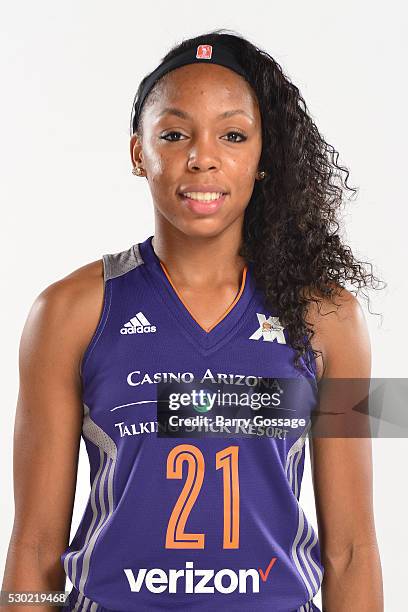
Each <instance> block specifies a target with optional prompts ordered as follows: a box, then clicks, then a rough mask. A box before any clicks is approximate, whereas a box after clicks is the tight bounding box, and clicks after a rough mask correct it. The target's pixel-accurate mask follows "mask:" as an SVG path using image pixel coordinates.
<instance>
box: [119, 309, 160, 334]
mask: <svg viewBox="0 0 408 612" xmlns="http://www.w3.org/2000/svg"><path fill="white" fill-rule="evenodd" d="M155 331H156V326H155V325H150V322H149V321H148V320H147V319H146V317H145V316H144V314H143V312H138V313H137V314H135V316H134V317H132V318H131V319H130V321H128V322H127V323H125V324H124V326H123V327H122V329H121V330H120V333H121V334H144V333H150V332H155Z"/></svg>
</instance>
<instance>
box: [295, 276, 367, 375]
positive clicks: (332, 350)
mask: <svg viewBox="0 0 408 612" xmlns="http://www.w3.org/2000/svg"><path fill="white" fill-rule="evenodd" d="M331 287H332V288H333V293H332V295H330V296H327V295H324V294H322V293H321V292H319V291H316V290H312V289H309V291H308V299H309V300H310V301H309V302H308V304H307V308H306V320H307V321H308V323H309V324H311V325H312V326H313V330H314V336H313V338H312V340H311V344H312V347H313V348H314V349H315V350H317V351H319V352H320V351H321V357H320V358H318V359H317V370H318V378H319V380H320V378H322V377H323V375H328V372H331V375H332V376H334V372H336V375H337V376H341V377H342V376H344V377H348V376H352V373H354V375H355V376H361V377H364V376H367V375H369V374H368V372H369V363H370V342H369V335H368V329H367V322H366V319H365V315H364V311H363V308H362V306H361V304H360V301H359V300H358V298H357V296H356V295H355V294H354V293H352V292H351V291H349V290H348V289H346V288H345V287H342V286H340V285H338V284H335V283H331ZM356 360H357V361H358V360H359V363H360V365H361V367H360V366H359V365H358V363H357V362H356ZM352 364H355V365H353V366H352ZM329 366H330V367H329ZM363 366H364V367H363Z"/></svg>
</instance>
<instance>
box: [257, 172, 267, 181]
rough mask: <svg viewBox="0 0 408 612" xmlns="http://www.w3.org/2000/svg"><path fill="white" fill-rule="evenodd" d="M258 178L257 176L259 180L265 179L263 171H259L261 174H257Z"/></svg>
mask: <svg viewBox="0 0 408 612" xmlns="http://www.w3.org/2000/svg"><path fill="white" fill-rule="evenodd" d="M258 176H259V179H260V180H262V179H264V178H265V176H266V172H265V171H264V170H261V172H258Z"/></svg>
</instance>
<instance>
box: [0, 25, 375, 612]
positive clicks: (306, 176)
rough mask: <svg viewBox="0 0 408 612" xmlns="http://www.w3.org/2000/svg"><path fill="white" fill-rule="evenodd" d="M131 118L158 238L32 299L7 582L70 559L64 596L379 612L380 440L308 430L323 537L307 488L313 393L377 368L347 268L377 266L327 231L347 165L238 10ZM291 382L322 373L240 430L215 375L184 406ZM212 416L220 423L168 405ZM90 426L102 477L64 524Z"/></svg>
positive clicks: (177, 53) (176, 60) (104, 604)
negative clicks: (375, 466) (234, 20)
mask: <svg viewBox="0 0 408 612" xmlns="http://www.w3.org/2000/svg"><path fill="white" fill-rule="evenodd" d="M132 115H133V118H132V120H131V122H132V125H131V140H130V153H131V159H132V165H133V172H134V174H135V175H136V176H140V177H142V178H144V179H146V180H147V181H148V184H149V188H150V190H151V193H152V199H153V204H154V214H155V232H154V236H149V237H147V238H146V239H145V240H143V241H142V242H140V243H137V244H135V245H132V247H130V248H126V249H124V250H123V251H122V252H120V253H115V254H110V255H104V256H103V259H102V260H98V261H95V262H92V263H90V264H88V265H86V266H84V267H82V268H80V269H79V270H76V271H75V272H73V273H72V274H70V275H69V276H67V277H66V278H64V279H62V280H60V281H58V282H56V283H53V284H52V285H51V286H49V287H48V288H46V289H45V290H44V291H43V292H42V293H41V294H40V296H39V297H38V298H37V299H36V301H35V303H34V305H33V307H32V310H31V312H30V314H29V317H28V320H27V323H26V326H25V329H24V331H23V335H22V340H21V348H20V374H21V387H20V394H19V399H18V409H17V418H16V438H15V475H16V478H15V494H16V516H15V523H14V528H13V533H12V538H11V543H10V549H9V554H8V559H7V566H6V573H5V578H4V584H3V589H7V590H23V589H34V590H43V591H44V590H59V589H60V590H62V589H63V588H64V584H65V582H64V580H65V575H68V577H69V578H70V580H71V582H72V583H73V584H74V588H73V590H72V592H71V593H70V597H69V600H68V601H67V602H66V604H65V606H64V609H66V610H77V611H80V610H92V611H99V612H100V611H104V610H115V611H117V612H118V611H122V610H159V609H180V610H189V609H195V608H196V609H199V610H219V609H222V608H223V607H224V606H226V607H227V609H228V610H242V609H244V610H257V611H260V610H268V611H270V610H273V611H276V612H280V611H282V612H294V611H298V612H300V611H302V612H304V611H306V610H309V611H310V610H318V609H319V608H318V607H317V606H316V604H315V603H314V601H313V599H314V596H315V595H316V593H317V592H318V591H319V589H320V587H322V596H323V610H327V611H329V612H340V611H347V612H350V611H351V610H358V611H359V612H363V611H364V610H367V611H368V610H369V611H370V612H379V611H380V610H382V609H383V604H382V582H381V566H380V560H379V553H378V547H377V542H376V535H375V527H374V519H373V509H372V476H371V448H370V439H369V437H368V436H367V437H362V438H348V437H333V436H331V435H325V436H321V437H319V438H317V437H313V438H311V439H310V448H311V451H312V457H311V458H312V468H313V481H314V488H315V495H316V506H317V516H318V527H319V529H318V532H319V540H318V539H317V534H316V533H315V532H314V530H313V528H312V526H311V524H310V523H309V521H308V520H307V518H306V516H305V514H304V512H303V510H302V508H301V507H300V505H299V503H298V499H299V494H300V485H301V479H302V474H303V465H304V449H305V439H306V436H307V434H308V433H309V432H310V431H311V430H310V424H311V416H312V412H313V409H314V408H315V403H314V400H315V397H314V395H313V390H316V388H317V384H319V385H320V384H321V383H322V381H323V379H329V378H335V379H340V378H344V379H347V378H351V379H363V380H367V379H369V377H370V367H371V357H370V346H369V337H368V332H367V327H366V323H365V320H364V316H363V313H362V309H361V307H360V305H359V302H358V301H357V299H356V297H355V296H354V295H353V294H352V293H351V292H350V291H348V290H346V289H345V288H344V284H345V282H346V280H348V281H350V282H352V283H354V284H357V285H358V287H359V288H360V287H362V286H368V285H369V283H370V282H371V284H372V283H373V281H375V280H377V279H375V277H373V275H372V274H369V273H367V272H366V271H365V269H364V267H363V265H362V264H361V262H358V261H356V259H355V258H354V256H353V254H352V252H351V250H350V249H349V247H347V246H346V245H344V244H343V243H342V241H341V239H340V237H339V235H338V234H337V233H336V229H338V225H336V224H337V221H336V213H337V209H338V207H339V206H340V204H341V202H342V196H343V193H344V190H345V188H347V189H350V188H349V187H348V186H347V184H346V183H347V176H348V172H347V170H345V169H344V168H342V167H341V166H339V165H337V163H336V161H335V156H336V152H335V150H334V149H333V148H332V147H331V146H330V145H328V144H327V143H326V142H325V141H324V139H323V138H322V137H321V135H320V134H319V132H318V130H317V128H316V126H315V125H314V123H313V121H312V120H311V118H310V116H309V115H308V113H307V110H306V105H305V103H304V100H303V98H302V97H301V95H300V93H299V90H298V89H297V88H296V87H295V85H293V84H292V83H291V82H290V81H289V79H288V78H287V77H286V76H285V75H284V74H283V72H282V69H281V67H280V66H279V64H277V63H276V61H274V60H273V58H271V57H270V56H269V55H268V54H267V53H266V52H265V51H262V50H260V49H258V48H257V47H255V46H254V45H253V44H251V43H250V42H248V41H247V40H245V39H244V38H243V37H240V36H238V35H236V34H230V33H228V32H225V31H220V30H217V31H215V32H211V33H209V34H205V35H202V36H198V37H196V38H193V39H189V40H185V41H184V42H182V43H181V44H180V45H178V46H177V47H175V48H174V49H172V50H171V51H170V52H169V53H168V54H167V55H166V56H165V58H164V59H163V61H162V62H161V64H160V66H158V68H157V69H156V70H155V71H154V72H153V73H151V75H149V76H148V77H146V78H145V79H144V80H143V81H142V83H141V84H140V86H139V89H138V92H137V95H136V97H135V101H134V107H133V112H132ZM342 173H345V174H346V180H345V182H344V183H343V182H342V181H341V178H342ZM284 379H287V380H292V379H294V380H295V382H299V381H301V382H302V381H303V382H304V381H306V382H307V383H310V382H311V383H312V384H311V385H310V384H306V385H304V386H303V387H302V385H300V387H296V388H295V389H294V390H293V391H290V393H294V395H289V396H288V397H293V398H294V400H295V402H296V404H294V405H295V406H296V409H297V411H298V414H299V415H300V416H301V417H302V416H303V417H306V418H305V419H304V421H303V423H304V426H303V427H301V428H300V429H297V431H296V428H295V426H294V432H291V435H287V432H288V431H289V430H288V429H287V428H286V429H284V428H280V427H276V426H272V427H268V426H267V425H265V427H262V426H260V427H259V426H258V425H256V423H255V417H254V414H257V415H258V417H261V416H262V418H263V417H265V416H270V415H271V414H274V415H275V413H274V411H273V410H272V409H271V406H269V405H268V406H266V407H263V408H262V409H261V410H259V406H256V407H255V406H254V407H252V406H251V407H250V408H249V409H248V410H247V413H246V414H247V416H248V415H249V416H250V417H251V418H250V419H249V421H250V427H248V428H247V429H245V427H246V424H245V423H246V422H245V419H243V420H242V421H240V422H239V423H238V420H237V419H235V421H234V418H233V417H234V415H235V417H236V415H237V414H241V413H240V412H239V411H238V412H237V411H236V410H235V412H234V409H231V407H229V406H223V407H222V411H221V410H220V408H219V407H218V409H216V408H215V407H213V406H211V405H209V403H208V402H207V400H208V398H209V397H210V395H211V394H210V393H207V395H204V396H203V395H201V396H200V401H198V402H193V405H192V410H191V411H190V412H189V411H188V408H185V410H184V413H183V411H182V410H181V411H180V408H181V406H182V401H181V400H182V395H181V394H183V393H184V395H188V393H189V391H190V390H191V387H189V385H190V384H191V383H192V382H193V384H194V385H196V390H197V391H198V390H199V388H200V384H203V385H204V386H205V389H207V391H208V388H209V386H210V385H214V384H216V385H219V386H221V387H222V390H227V391H228V389H233V390H234V391H239V390H241V391H246V392H248V391H252V392H253V391H254V389H257V388H258V387H257V386H256V385H254V381H257V382H259V381H264V382H266V381H268V380H274V381H276V380H277V381H279V380H280V381H281V382H282V381H283V380H284ZM251 387H252V388H251ZM169 389H170V390H171V393H170V392H169ZM219 390H220V389H219V387H218V391H219ZM299 390H300V391H299ZM311 390H312V392H311ZM277 395H278V396H279V397H280V398H281V395H279V393H278V394H277ZM251 397H253V396H251ZM203 398H204V400H205V401H204V400H203ZM284 399H285V398H284ZM170 400H171V401H172V402H173V400H177V401H178V402H179V403H178V404H177V402H176V404H170ZM161 402H162V403H163V408H161V407H160V403H161ZM156 406H157V408H156ZM293 407H294V406H292V409H291V408H289V407H288V405H287V404H285V405H283V404H279V409H277V412H278V413H279V414H280V415H282V414H285V410H293ZM252 408H253V409H252ZM211 410H213V412H212V413H211ZM279 410H280V411H281V412H279ZM257 411H258V412H257ZM216 413H217V414H218V415H219V416H221V418H222V419H224V420H223V421H222V425H223V427H212V428H210V427H206V426H203V427H201V429H200V427H198V425H197V423H198V421H194V422H193V420H191V421H190V428H188V427H187V426H186V423H184V425H183V423H182V419H181V418H179V417H180V416H181V414H188V415H189V416H193V415H194V414H195V415H198V416H199V417H200V418H204V416H207V417H208V416H209V415H211V414H213V415H215V414H216ZM287 414H288V413H287V412H286V415H287ZM170 417H172V418H170ZM227 417H228V418H230V420H229V421H228V420H227ZM174 419H175V420H176V421H174ZM251 419H253V421H251ZM249 421H248V422H249ZM287 421H289V419H287ZM174 422H176V426H175V428H173V429H172V427H171V426H172V424H174ZM257 422H258V421H257ZM270 422H272V421H270ZM282 422H284V423H285V427H286V425H287V423H286V420H285V421H282ZM299 422H301V421H299ZM200 423H201V425H203V423H204V425H205V421H204V420H202V421H200ZM206 423H207V424H208V421H207V422H206ZM265 423H266V421H265ZM293 423H294V421H293ZM275 424H276V423H275ZM291 424H292V421H290V423H289V425H288V427H289V428H290V427H291ZM187 425H188V422H187ZM230 425H231V426H230ZM234 426H235V427H236V428H235V429H234ZM184 427H185V428H184ZM81 431H82V435H83V437H84V440H85V443H86V447H87V451H88V454H89V460H90V468H91V474H90V477H91V491H90V497H89V502H88V504H87V507H86V509H85V512H84V515H83V517H82V521H81V524H80V527H79V529H78V531H77V533H76V534H75V536H74V538H73V539H72V541H71V542H70V543H69V533H70V523H71V518H72V508H73V500H74V493H75V484H76V470H77V459H78V450H79V442H80V435H81ZM326 433H327V432H326ZM180 438H183V439H182V440H180ZM228 438H231V439H228Z"/></svg>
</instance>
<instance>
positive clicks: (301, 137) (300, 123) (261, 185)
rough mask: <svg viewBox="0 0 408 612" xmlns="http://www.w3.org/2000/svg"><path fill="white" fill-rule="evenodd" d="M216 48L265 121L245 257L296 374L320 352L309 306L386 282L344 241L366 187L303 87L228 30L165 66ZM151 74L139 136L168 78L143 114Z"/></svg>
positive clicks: (134, 119) (136, 129) (184, 45)
mask: <svg viewBox="0 0 408 612" xmlns="http://www.w3.org/2000/svg"><path fill="white" fill-rule="evenodd" d="M217 42H220V43H222V44H223V45H226V46H227V47H229V48H230V49H231V50H232V51H233V53H234V54H236V56H237V57H238V58H239V61H240V63H241V64H242V65H243V67H244V69H245V71H246V74H247V79H248V82H249V83H250V85H251V86H252V88H253V90H254V92H255V94H256V96H257V99H258V103H259V108H260V113H261V119H262V152H261V158H260V160H259V168H260V169H261V170H265V171H266V172H267V175H266V177H265V178H264V179H263V180H262V181H255V185H254V190H253V193H252V196H251V199H250V201H249V203H248V206H247V208H246V211H245V216H244V224H243V240H242V245H241V249H240V252H239V254H240V255H241V256H242V257H244V258H245V260H246V261H247V262H252V263H253V264H254V267H253V270H254V278H255V281H256V284H257V286H258V287H259V288H261V290H262V291H263V293H264V295H265V304H266V306H267V307H268V308H271V310H275V311H278V312H279V320H280V323H281V324H282V325H283V326H284V327H285V328H286V331H287V333H288V337H289V342H290V344H291V345H292V347H293V348H294V349H295V358H294V365H295V367H298V366H299V360H300V357H302V356H304V355H306V357H307V356H309V357H310V353H312V354H313V357H314V358H316V357H317V355H318V354H319V353H321V351H315V350H314V349H313V348H312V346H311V344H310V341H311V339H312V338H313V335H314V333H315V332H314V330H313V325H312V324H311V323H310V322H308V321H307V320H306V314H307V306H308V303H309V302H311V301H313V302H316V303H319V302H321V300H322V299H325V298H326V299H327V298H329V299H330V301H331V302H332V303H333V304H334V305H337V304H336V303H335V301H334V299H333V298H334V296H335V295H339V294H340V292H341V290H342V288H343V287H344V286H345V283H346V282H347V281H348V282H349V283H351V285H354V286H356V287H357V289H353V288H352V287H351V288H350V289H349V290H350V291H351V292H352V293H357V291H361V289H362V288H367V287H368V286H370V287H371V288H374V289H377V288H379V287H380V284H381V282H382V281H380V280H379V279H378V278H377V277H375V276H374V275H373V274H372V264H371V263H368V262H362V261H358V260H357V259H356V258H355V256H354V255H353V253H352V251H351V249H350V247H349V246H347V245H346V244H344V242H343V240H342V238H341V235H340V233H339V229H340V224H339V220H338V218H337V217H338V211H339V209H340V208H341V207H342V205H343V203H344V197H345V194H346V190H347V191H348V192H351V194H352V195H353V196H355V195H356V193H357V191H358V190H357V189H356V188H355V187H350V186H349V185H348V184H347V179H348V177H349V171H348V170H347V169H346V168H345V167H343V166H341V165H339V163H338V158H339V153H338V152H337V151H336V150H335V149H334V148H333V146H332V145H330V144H328V143H327V142H326V141H325V140H324V138H323V136H322V135H321V134H320V133H319V131H318V129H317V127H316V125H315V123H314V122H313V120H312V118H311V116H310V114H309V112H308V109H307V106H306V103H305V101H304V99H303V97H302V95H301V93H300V91H299V89H298V88H297V87H296V85H294V84H293V83H292V82H291V81H290V79H289V78H288V77H287V76H286V75H285V74H284V72H283V70H282V68H281V66H280V65H279V64H278V62H277V61H276V60H274V59H273V58H272V57H271V56H270V55H269V54H268V53H267V52H266V51H265V50H263V49H260V48H258V47H257V46H255V45H254V44H252V43H251V42H249V41H248V40H247V39H245V38H244V37H243V36H241V35H240V34H238V33H236V32H234V31H232V30H227V29H224V28H222V29H217V30H212V31H211V32H208V33H207V34H202V35H200V36H196V37H194V38H189V39H186V40H183V41H182V42H181V43H180V44H178V45H176V46H174V47H173V48H172V49H171V50H170V51H169V52H168V53H167V54H166V55H165V56H164V57H163V58H162V62H164V61H166V60H168V59H170V58H172V57H174V56H175V55H178V54H179V53H181V52H183V51H185V50H186V49H190V48H196V47H197V46H198V45H199V44H212V45H216V44H217ZM148 76H149V75H147V76H146V77H145V78H144V79H143V80H142V81H141V83H140V85H139V88H138V90H137V92H136V95H135V98H134V101H133V107H132V115H131V120H130V132H131V135H132V134H134V133H138V134H139V135H140V136H142V117H143V111H144V109H146V107H147V106H148V103H152V101H154V97H155V94H156V93H157V83H158V82H160V79H159V81H157V82H156V84H155V85H154V87H153V88H152V89H151V91H150V92H149V94H148V96H147V98H146V101H145V103H144V105H143V107H142V111H141V115H140V116H138V114H137V112H136V107H137V101H138V99H139V95H140V92H141V89H142V87H143V85H144V83H145V81H146V79H147V77H148ZM149 99H150V100H149ZM148 100H149V102H148ZM365 264H366V265H368V266H369V267H370V270H371V271H370V272H368V271H367V268H366V267H365ZM385 286H387V285H386V283H383V288H384V287H385ZM380 288H381V287H380ZM362 293H363V296H364V298H366V299H367V300H368V295H367V294H365V293H364V292H362ZM370 312H371V311H370ZM374 314H378V313H374Z"/></svg>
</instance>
